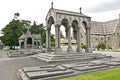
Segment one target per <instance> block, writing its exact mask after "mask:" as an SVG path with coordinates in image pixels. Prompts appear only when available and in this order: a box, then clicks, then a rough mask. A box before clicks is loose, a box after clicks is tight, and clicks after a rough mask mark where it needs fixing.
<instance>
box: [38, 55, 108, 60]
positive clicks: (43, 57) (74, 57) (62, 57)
mask: <svg viewBox="0 0 120 80" xmlns="http://www.w3.org/2000/svg"><path fill="white" fill-rule="evenodd" d="M108 57H110V56H106V55H102V54H95V53H85V54H77V53H74V54H66V53H65V54H54V53H53V54H50V53H40V54H37V55H36V58H37V59H40V60H43V61H46V62H56V61H69V60H93V59H102V58H108Z"/></svg>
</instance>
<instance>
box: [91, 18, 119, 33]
mask: <svg viewBox="0 0 120 80" xmlns="http://www.w3.org/2000/svg"><path fill="white" fill-rule="evenodd" d="M118 20H119V19H114V20H110V21H106V22H97V21H92V22H91V34H101V35H105V34H113V33H114V32H115V30H116V28H117V25H118Z"/></svg>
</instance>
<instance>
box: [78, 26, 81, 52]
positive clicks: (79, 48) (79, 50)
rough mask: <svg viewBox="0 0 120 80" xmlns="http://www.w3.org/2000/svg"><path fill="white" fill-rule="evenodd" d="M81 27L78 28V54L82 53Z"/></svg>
mask: <svg viewBox="0 0 120 80" xmlns="http://www.w3.org/2000/svg"><path fill="white" fill-rule="evenodd" d="M80 27H81V26H79V27H78V28H77V53H82V48H81V44H80V37H81V36H80Z"/></svg>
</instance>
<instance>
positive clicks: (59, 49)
mask: <svg viewBox="0 0 120 80" xmlns="http://www.w3.org/2000/svg"><path fill="white" fill-rule="evenodd" d="M54 52H55V54H62V49H61V48H56V49H55V51H54Z"/></svg>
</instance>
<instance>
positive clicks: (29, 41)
mask: <svg viewBox="0 0 120 80" xmlns="http://www.w3.org/2000/svg"><path fill="white" fill-rule="evenodd" d="M27 48H32V38H31V37H28V38H27Z"/></svg>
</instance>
